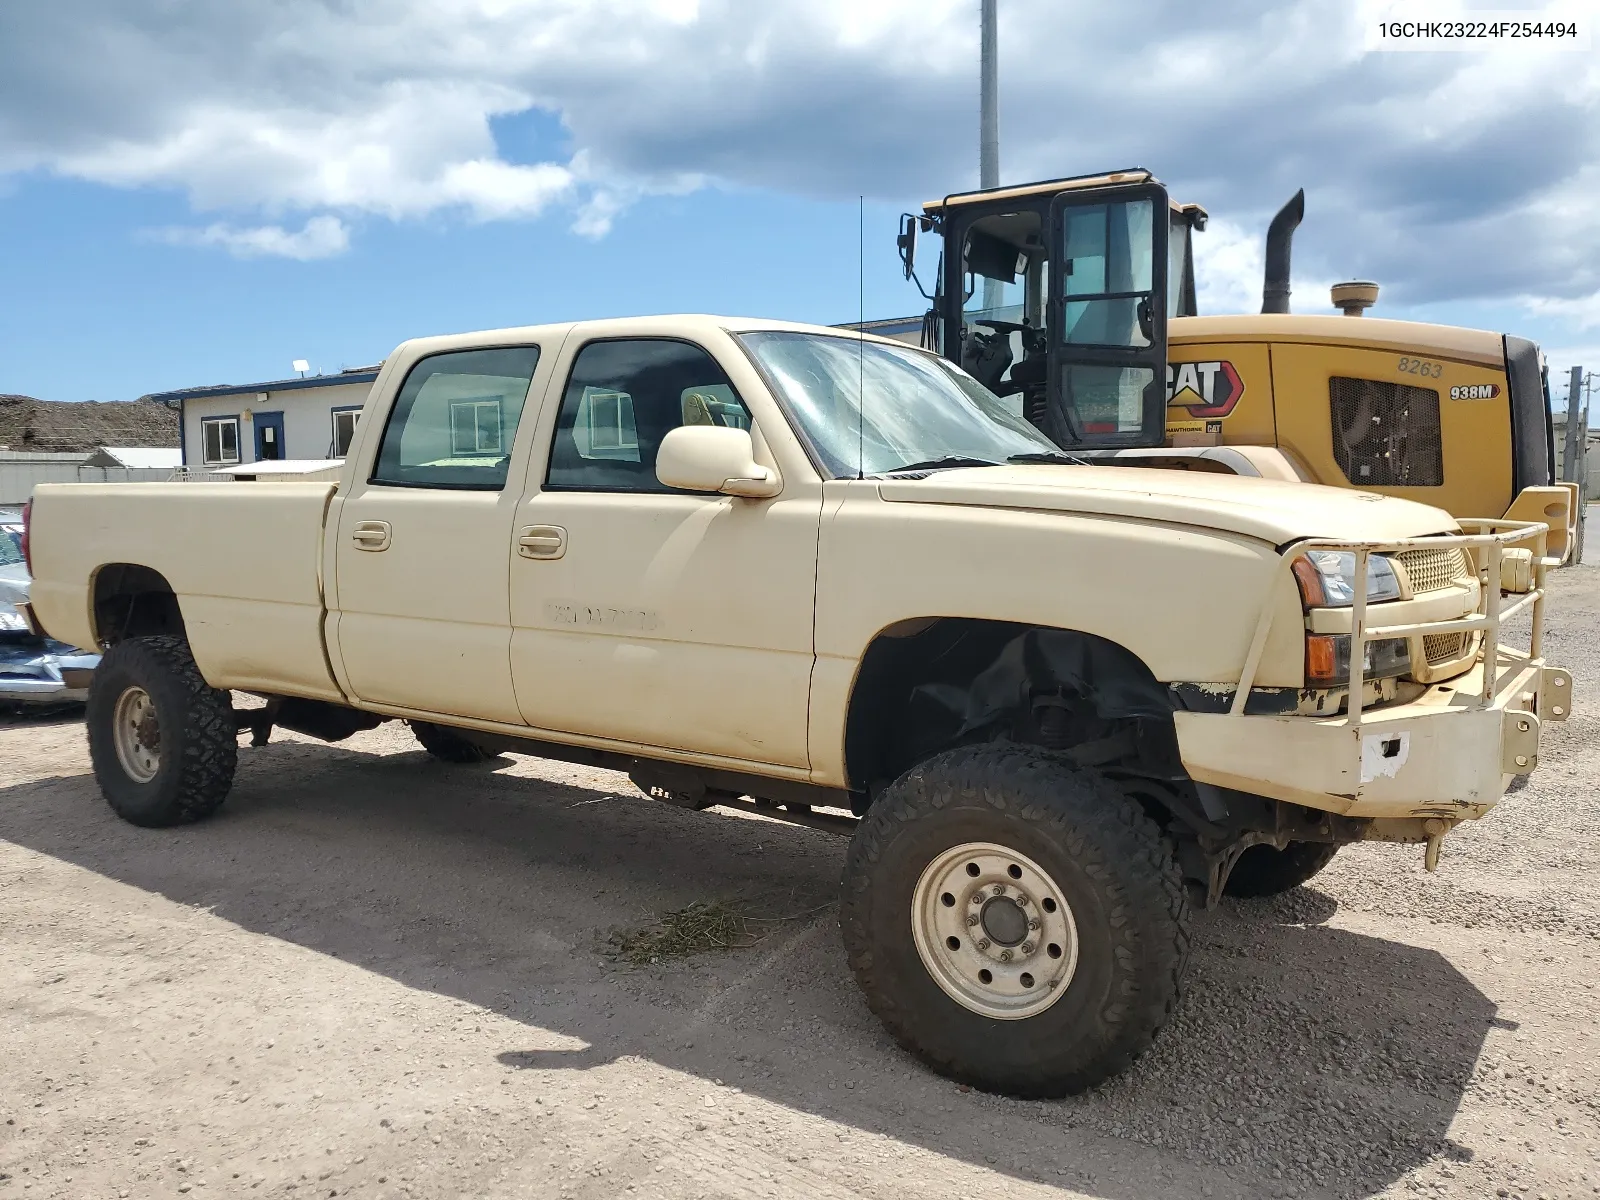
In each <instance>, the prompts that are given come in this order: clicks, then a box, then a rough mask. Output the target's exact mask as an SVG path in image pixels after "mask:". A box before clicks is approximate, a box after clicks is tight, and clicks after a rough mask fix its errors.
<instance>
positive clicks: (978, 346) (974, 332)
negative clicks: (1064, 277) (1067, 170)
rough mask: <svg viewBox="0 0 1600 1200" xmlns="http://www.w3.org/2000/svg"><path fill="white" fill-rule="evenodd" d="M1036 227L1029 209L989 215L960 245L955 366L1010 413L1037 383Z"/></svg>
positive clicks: (1040, 349)
mask: <svg viewBox="0 0 1600 1200" xmlns="http://www.w3.org/2000/svg"><path fill="white" fill-rule="evenodd" d="M1044 228H1045V217H1044V215H1043V214H1042V213H1041V212H1039V211H1037V210H1035V211H1024V212H1004V213H993V214H990V215H988V216H984V217H980V218H979V219H978V220H976V221H974V222H973V223H972V224H971V225H969V226H968V227H967V230H966V234H965V237H964V239H963V246H962V268H963V272H962V295H963V297H964V299H963V303H962V310H961V355H960V361H961V365H962V367H964V368H965V369H966V370H967V372H968V373H969V374H971V375H972V377H973V378H975V379H977V380H978V382H980V383H982V384H983V385H984V386H985V387H986V388H988V389H989V390H990V391H992V392H994V393H995V394H996V395H997V396H1000V397H1001V398H1002V399H1005V400H1006V401H1007V407H1008V408H1010V409H1011V410H1012V411H1013V412H1014V413H1016V414H1017V415H1021V414H1022V413H1023V411H1024V409H1025V407H1026V400H1027V398H1028V397H1029V395H1030V394H1031V393H1032V392H1033V391H1034V390H1036V389H1042V387H1043V385H1044V381H1045V365H1044V359H1045V355H1046V352H1047V350H1048V346H1049V343H1048V341H1047V340H1046V338H1045V336H1044V326H1045V314H1046V291H1047V287H1048V280H1049V254H1048V251H1047V250H1046V247H1045V240H1044Z"/></svg>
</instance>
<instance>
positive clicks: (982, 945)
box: [978, 938, 989, 950]
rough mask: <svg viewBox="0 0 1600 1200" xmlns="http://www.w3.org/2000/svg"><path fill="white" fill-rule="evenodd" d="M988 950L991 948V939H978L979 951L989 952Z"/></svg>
mask: <svg viewBox="0 0 1600 1200" xmlns="http://www.w3.org/2000/svg"><path fill="white" fill-rule="evenodd" d="M988 948H989V939H988V938H979V939H978V949H979V950H987V949H988Z"/></svg>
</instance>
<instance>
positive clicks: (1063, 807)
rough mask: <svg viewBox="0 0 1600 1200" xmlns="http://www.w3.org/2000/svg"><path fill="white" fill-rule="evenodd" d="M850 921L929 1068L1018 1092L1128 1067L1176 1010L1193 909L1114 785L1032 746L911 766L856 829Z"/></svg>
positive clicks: (1049, 1091)
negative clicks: (1189, 920) (1190, 908)
mask: <svg viewBox="0 0 1600 1200" xmlns="http://www.w3.org/2000/svg"><path fill="white" fill-rule="evenodd" d="M840 921H841V925H842V927H843V933H844V941H845V947H846V950H847V952H848V954H849V959H850V966H851V969H852V970H853V971H854V972H855V976H856V981H857V982H858V983H859V984H860V986H861V989H862V991H863V992H864V993H865V994H866V998H867V1003H868V1005H869V1006H870V1007H871V1008H872V1010H873V1012H875V1013H876V1014H877V1015H878V1017H879V1019H880V1020H882V1021H883V1023H884V1025H885V1026H886V1027H887V1028H888V1030H889V1032H890V1033H891V1034H893V1035H894V1037H895V1039H896V1040H897V1041H898V1042H899V1043H900V1044H901V1045H902V1046H903V1047H905V1048H906V1049H907V1050H909V1051H911V1052H912V1053H913V1054H915V1055H917V1056H918V1057H920V1058H921V1059H923V1060H924V1061H925V1062H927V1063H928V1064H929V1065H930V1066H932V1067H933V1068H934V1069H935V1070H937V1071H939V1072H941V1073H942V1074H945V1075H949V1076H951V1077H952V1078H955V1079H958V1080H961V1081H964V1082H967V1083H970V1084H973V1085H974V1086H977V1087H980V1088H983V1089H985V1090H988V1091H995V1092H1003V1093H1007V1094H1010V1095H1014V1096H1024V1097H1050V1096H1062V1095H1068V1094H1071V1093H1074V1092H1080V1091H1083V1090H1084V1089H1086V1088H1090V1087H1093V1086H1094V1085H1095V1084H1097V1083H1100V1082H1101V1081H1102V1080H1105V1079H1107V1078H1109V1077H1110V1076H1112V1075H1115V1074H1117V1073H1119V1072H1120V1071H1123V1070H1125V1069H1126V1068H1127V1067H1128V1066H1129V1065H1130V1064H1131V1063H1132V1062H1133V1060H1134V1059H1135V1058H1137V1057H1138V1056H1139V1055H1140V1054H1141V1053H1143V1051H1144V1050H1146V1049H1147V1048H1148V1047H1149V1046H1150V1044H1151V1042H1152V1040H1153V1039H1154V1037H1155V1035H1156V1032H1157V1030H1159V1029H1160V1028H1161V1026H1162V1025H1164V1024H1165V1023H1166V1021H1167V1019H1168V1017H1169V1016H1170V1015H1171V1012H1172V1009H1173V1006H1174V1004H1175V1003H1176V1001H1177V997H1178V992H1179V987H1180V983H1181V979H1182V975H1183V971H1184V967H1185V965H1186V961H1187V957H1188V946H1189V939H1188V928H1187V922H1188V905H1187V902H1186V899H1185V893H1184V889H1183V880H1182V877H1181V875H1180V874H1179V871H1178V867H1177V864H1176V862H1175V861H1174V859H1173V855H1172V850H1171V847H1170V846H1169V845H1168V844H1167V843H1166V841H1165V839H1164V838H1163V837H1162V835H1161V832H1160V830H1159V829H1158V828H1157V827H1156V825H1155V824H1154V823H1153V822H1152V821H1151V820H1150V819H1149V818H1148V817H1147V816H1146V815H1145V814H1144V812H1143V810H1142V809H1140V807H1139V806H1138V805H1137V804H1136V803H1135V802H1133V801H1132V800H1130V799H1128V798H1127V797H1126V796H1124V795H1123V794H1122V793H1121V792H1120V791H1119V790H1118V789H1117V788H1116V787H1115V786H1114V785H1113V784H1111V783H1110V781H1108V780H1106V779H1105V778H1104V777H1102V776H1099V775H1096V774H1094V773H1093V772H1090V771H1086V770H1083V769H1082V768H1080V767H1077V766H1075V765H1074V764H1072V763H1070V762H1068V761H1067V760H1065V759H1063V758H1061V757H1060V756H1058V755H1054V754H1051V753H1049V752H1048V751H1044V750H1040V749H1037V748H1034V747H1029V746H1018V745H1009V744H1004V745H985V746H969V747H964V748H962V749H959V750H953V751H950V752H947V753H945V754H941V755H939V756H937V757H935V758H933V759H930V760H929V761H928V762H925V763H923V764H921V765H920V766H918V767H915V768H914V769H912V770H911V771H910V772H908V773H907V774H906V775H905V776H903V777H902V778H901V779H900V780H898V781H897V782H896V783H895V784H894V785H893V786H892V787H891V788H889V789H888V790H887V791H886V792H885V793H884V794H883V796H882V797H880V798H879V799H878V801H877V802H876V803H875V804H874V805H873V807H872V810H871V811H870V812H869V813H868V814H867V816H866V817H865V818H864V819H863V821H862V823H861V826H860V828H859V829H857V831H856V834H855V837H854V839H853V841H852V842H851V846H850V853H849V856H848V858H847V861H846V866H845V891H844V898H843V902H842V905H841V913H840Z"/></svg>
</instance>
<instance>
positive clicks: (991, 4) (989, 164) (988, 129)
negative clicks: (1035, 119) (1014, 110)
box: [978, 0, 1000, 188]
mask: <svg viewBox="0 0 1600 1200" xmlns="http://www.w3.org/2000/svg"><path fill="white" fill-rule="evenodd" d="M981 3H982V6H983V39H982V45H981V48H980V51H979V55H980V58H979V62H980V74H981V80H980V85H979V90H980V93H981V100H980V105H979V132H978V186H979V187H981V188H995V187H999V186H1000V49H999V34H998V32H997V30H996V28H995V25H996V22H995V3H996V0H981Z"/></svg>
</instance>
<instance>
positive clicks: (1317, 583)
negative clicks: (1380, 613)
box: [1293, 550, 1400, 608]
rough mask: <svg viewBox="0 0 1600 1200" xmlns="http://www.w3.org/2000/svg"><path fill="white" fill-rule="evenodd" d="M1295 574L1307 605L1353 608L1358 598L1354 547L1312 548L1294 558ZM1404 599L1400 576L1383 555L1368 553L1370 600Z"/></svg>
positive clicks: (1371, 602)
mask: <svg viewBox="0 0 1600 1200" xmlns="http://www.w3.org/2000/svg"><path fill="white" fill-rule="evenodd" d="M1293 570H1294V577H1295V580H1296V582H1298V583H1299V584H1300V598H1301V599H1302V600H1304V601H1305V603H1306V607H1307V608H1349V607H1350V605H1351V604H1353V603H1354V602H1355V598H1356V556H1355V552H1354V551H1353V550H1310V551H1307V552H1306V554H1305V555H1303V556H1302V557H1300V558H1297V559H1295V561H1294V567H1293ZM1398 599H1400V578H1399V576H1397V575H1396V574H1395V573H1394V564H1393V563H1391V562H1390V561H1389V560H1388V559H1387V558H1384V557H1383V556H1382V555H1381V554H1369V555H1368V556H1367V603H1368V604H1377V603H1378V602H1379V601H1382V600H1398Z"/></svg>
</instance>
